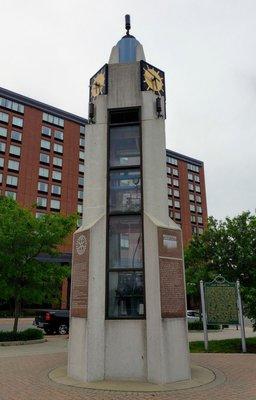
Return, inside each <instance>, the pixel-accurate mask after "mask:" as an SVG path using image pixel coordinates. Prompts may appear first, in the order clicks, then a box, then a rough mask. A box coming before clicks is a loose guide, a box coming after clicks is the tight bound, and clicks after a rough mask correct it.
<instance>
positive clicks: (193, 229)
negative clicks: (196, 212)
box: [192, 226, 197, 235]
mask: <svg viewBox="0 0 256 400" xmlns="http://www.w3.org/2000/svg"><path fill="white" fill-rule="evenodd" d="M192 233H193V235H197V227H196V226H192Z"/></svg>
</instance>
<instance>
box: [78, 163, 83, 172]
mask: <svg viewBox="0 0 256 400" xmlns="http://www.w3.org/2000/svg"><path fill="white" fill-rule="evenodd" d="M79 172H81V173H82V174H83V173H84V164H79Z"/></svg>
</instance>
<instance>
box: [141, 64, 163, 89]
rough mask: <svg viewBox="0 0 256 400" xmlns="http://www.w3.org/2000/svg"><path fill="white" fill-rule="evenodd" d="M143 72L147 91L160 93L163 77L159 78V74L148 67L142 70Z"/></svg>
mask: <svg viewBox="0 0 256 400" xmlns="http://www.w3.org/2000/svg"><path fill="white" fill-rule="evenodd" d="M143 71H144V73H143V77H144V83H146V85H147V90H153V91H154V92H159V93H160V92H161V91H162V90H163V87H164V83H163V77H161V75H160V72H159V71H157V70H156V69H154V68H150V67H146V68H143Z"/></svg>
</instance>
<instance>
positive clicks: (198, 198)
mask: <svg viewBox="0 0 256 400" xmlns="http://www.w3.org/2000/svg"><path fill="white" fill-rule="evenodd" d="M196 201H197V203H201V202H202V198H201V196H199V195H197V196H196Z"/></svg>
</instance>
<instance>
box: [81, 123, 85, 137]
mask: <svg viewBox="0 0 256 400" xmlns="http://www.w3.org/2000/svg"><path fill="white" fill-rule="evenodd" d="M80 133H81V134H82V135H84V134H85V126H84V125H80Z"/></svg>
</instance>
